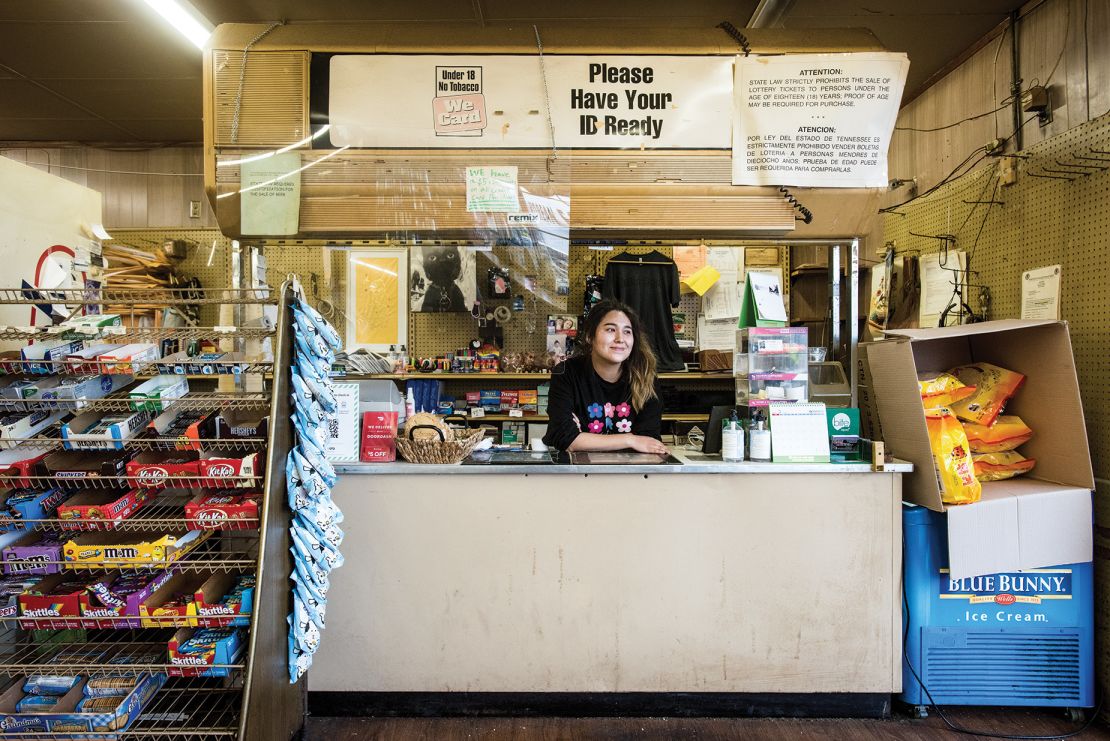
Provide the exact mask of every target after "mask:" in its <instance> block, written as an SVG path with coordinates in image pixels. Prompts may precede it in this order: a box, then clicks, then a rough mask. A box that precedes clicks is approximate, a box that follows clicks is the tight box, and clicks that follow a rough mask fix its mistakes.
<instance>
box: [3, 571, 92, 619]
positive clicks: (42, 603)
mask: <svg viewBox="0 0 1110 741" xmlns="http://www.w3.org/2000/svg"><path fill="white" fill-rule="evenodd" d="M72 579H73V575H72V574H66V573H59V574H52V575H50V576H47V577H46V578H44V579H42V580H41V581H39V582H38V583H36V584H35V586H33V587H31V588H30V589H29V590H28V591H26V592H24V593H23V594H21V595H19V616H20V618H31V619H28V620H20V621H19V627H21V628H23V629H24V630H35V629H36V628H48V629H50V630H68V629H76V628H80V627H81V595H82V594H84V593H85V586H86V585H85V584H77V583H75V584H74V586H73V589H72V590H70V591H68V592H66V593H65V594H47V592H50V591H51V590H53V589H54V588H55V587H56V586H58V585H59V584H62V583H63V582H66V581H70V580H72ZM33 592H39V593H41V594H34V593H33Z"/></svg>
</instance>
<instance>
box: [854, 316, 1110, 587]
mask: <svg viewBox="0 0 1110 741" xmlns="http://www.w3.org/2000/svg"><path fill="white" fill-rule="evenodd" d="M887 335H888V336H889V337H890V338H891V339H888V340H885V341H882V342H873V343H868V344H867V358H868V365H869V367H870V371H871V381H872V382H873V384H874V386H873V388H874V392H875V404H876V407H877V409H878V412H879V418H880V421H881V423H882V430H883V436H884V442H885V443H886V448H887V450H888V451H889V452H890V453H891V454H892V455H894V456H895V457H896V458H902V459H905V460H908V461H911V462H912V463H913V464H914V471H913V473H912V474H907V475H905V476H904V477H903V480H902V492H903V498H904V499H906V500H907V501H910V502H913V503H914V504H919V505H922V506H924V507H928V508H929V509H932V510H935V511H938V512H943V511H947V512H948V543H949V546H948V551H949V562H950V569H951V573H952V576H953V577H954V578H962V577H966V576H978V575H980V574H990V573H995V572H1001V571H1016V570H1020V569H1031V568H1041V567H1048V566H1053V565H1055V564H1061V563H1082V562H1086V561H1090V560H1091V558H1092V549H1093V537H1092V528H1091V516H1092V511H1091V490H1092V489H1093V488H1094V484H1095V481H1094V472H1093V470H1092V467H1091V456H1090V449H1089V447H1088V444H1087V431H1086V428H1085V426H1084V421H1083V404H1082V401H1081V400H1080V396H1079V382H1078V379H1077V378H1076V373H1075V362H1074V360H1073V356H1072V348H1071V339H1070V337H1069V336H1068V327H1067V324H1066V323H1065V322H1055V321H1021V320H1016V319H1015V320H1003V321H997V322H985V323H982V324H969V325H964V326H959V327H942V328H935V329H902V330H888V332H887ZM976 361H979V362H990V363H994V364H996V365H999V366H1001V367H1003V368H1007V369H1009V370H1014V371H1017V372H1019V373H1023V374H1025V376H1026V380H1025V385H1024V386H1023V387H1022V388H1021V389H1020V390H1019V391H1018V393H1017V396H1015V397H1014V399H1013V400H1012V401H1011V402H1010V404H1009V405H1008V407H1007V410H1006V411H1007V413H1009V414H1016V415H1018V416H1020V417H1021V418H1022V419H1023V420H1024V421H1025V422H1026V423H1027V424H1028V425H1029V426H1030V427H1032V428H1033V438H1032V439H1031V440H1030V441H1029V442H1028V443H1026V444H1025V445H1023V446H1022V454H1024V455H1025V456H1026V457H1029V458H1035V459H1036V460H1037V466H1036V468H1034V469H1033V470H1032V471H1031V472H1030V473H1029V474H1026V475H1025V476H1024V477H1022V478H1017V479H1010V480H1007V481H988V482H984V483H983V497H982V500H981V501H979V502H977V503H975V504H968V505H962V506H946V505H944V503H943V502H942V501H941V488H940V484H939V481H938V478H937V472H936V468H935V465H934V463H933V455H932V451H931V450H930V447H929V437H928V434H927V432H926V428H925V416H924V409H923V407H922V404H921V397H920V390H919V387H918V385H917V374H918V373H921V372H927V371H928V372H932V371H946V370H948V369H949V368H952V367H955V366H958V365H963V364H967V363H972V362H976Z"/></svg>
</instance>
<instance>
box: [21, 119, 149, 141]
mask: <svg viewBox="0 0 1110 741" xmlns="http://www.w3.org/2000/svg"><path fill="white" fill-rule="evenodd" d="M133 140H134V139H133V137H128V136H127V135H126V134H124V133H123V132H121V131H120V130H119V129H117V128H115V127H114V126H112V125H110V124H108V123H105V122H104V121H99V120H97V119H95V118H94V119H89V120H87V121H78V120H66V121H61V120H57V119H53V120H42V121H34V120H30V119H27V120H20V119H0V142H13V141H84V142H93V141H113V142H122V141H133Z"/></svg>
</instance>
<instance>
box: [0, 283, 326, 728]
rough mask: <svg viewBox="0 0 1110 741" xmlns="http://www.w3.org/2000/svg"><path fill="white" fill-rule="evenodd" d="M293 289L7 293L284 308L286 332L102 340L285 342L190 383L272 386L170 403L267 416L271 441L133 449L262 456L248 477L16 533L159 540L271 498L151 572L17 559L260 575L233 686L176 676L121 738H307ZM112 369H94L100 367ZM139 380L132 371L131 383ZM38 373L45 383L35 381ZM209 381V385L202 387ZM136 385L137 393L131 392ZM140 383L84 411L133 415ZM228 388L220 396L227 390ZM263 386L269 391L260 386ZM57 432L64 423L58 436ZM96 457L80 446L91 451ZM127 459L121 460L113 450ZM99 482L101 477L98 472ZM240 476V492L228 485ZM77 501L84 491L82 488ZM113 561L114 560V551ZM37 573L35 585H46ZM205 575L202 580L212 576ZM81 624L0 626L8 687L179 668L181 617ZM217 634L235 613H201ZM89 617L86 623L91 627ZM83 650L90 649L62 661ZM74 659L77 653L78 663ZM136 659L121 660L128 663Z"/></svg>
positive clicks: (92, 573) (20, 403)
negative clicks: (266, 357)
mask: <svg viewBox="0 0 1110 741" xmlns="http://www.w3.org/2000/svg"><path fill="white" fill-rule="evenodd" d="M291 300H292V289H291V288H290V287H289V286H288V285H286V286H283V287H282V289H281V290H280V291H276V292H275V291H271V290H269V289H230V290H208V291H198V290H196V289H157V290H149V291H137V290H125V291H121V290H114V289H102V290H99V291H95V292H94V291H88V292H86V291H83V290H80V289H71V290H65V291H35V290H32V291H26V290H22V289H0V303H15V304H36V303H40V304H41V303H57V304H67V305H69V306H71V307H73V306H91V305H107V304H136V305H137V304H142V305H151V304H153V305H168V304H225V303H226V304H275V303H276V304H278V305H279V311H278V313H279V317H278V329H277V330H276V331H269V330H262V329H242V330H233V331H225V328H218V327H187V328H165V329H150V330H146V329H140V330H128V331H127V332H126V334H120V335H117V334H115V333H112V332H104V333H101V334H100V336H99V339H98V341H100V342H104V341H109V342H110V341H112V339H113V338H114V337H117V336H118V337H119V338H120V341H126V342H143V341H146V342H157V341H160V340H164V339H171V340H179V341H188V340H191V339H229V340H259V339H264V338H268V337H272V338H273V347H274V354H275V361H273V362H271V361H266V362H257V361H234V360H233V361H227V362H221V361H217V362H216V363H206V365H208V366H211V367H212V368H214V369H216V370H217V371H225V370H226V372H216V373H212V374H203V375H201V374H197V375H190V376H189V378H190V379H194V378H199V379H203V380H204V381H211V382H213V383H214V382H215V381H217V380H220V379H223V378H228V377H236V376H241V375H243V374H248V373H250V374H259V375H261V377H262V384H263V385H262V388H263V389H264V390H263V391H250V392H242V393H226V392H215V391H209V390H199V389H193V390H191V391H190V393H189V394H188V395H187V396H185V397H182V398H180V399H172V400H166V401H165V402H163V409H168V410H189V411H203V412H215V411H218V410H237V411H240V410H241V411H250V410H257V411H267V412H268V413H269V417H270V424H269V432H268V435H267V436H266V438H249V439H227V440H210V439H203V440H193V439H182V438H177V437H138V438H133V439H130V440H127V441H124V442H123V443H122V449H123V452H125V453H136V454H137V453H138V452H140V451H147V450H164V451H174V450H179V449H186V448H194V447H199V448H200V449H201V450H204V451H209V452H218V453H219V454H222V455H223V456H226V457H229V458H230V457H238V458H241V457H243V456H246V455H249V454H251V453H258V454H259V456H258V460H257V463H256V468H255V470H254V471H253V472H252V475H250V476H236V477H232V478H230V479H226V478H220V479H213V478H206V477H202V476H170V477H167V479H166V481H165V488H163V489H161V490H159V493H158V494H157V495H156V496H155V497H153V498H152V499H151V500H149V501H148V502H147V503H146V504H145V505H143V506H142V507H141V508H140V509H139V510H138V511H137V512H135V513H134V514H133V515H132V516H131V517H130V518H128V519H125V520H122V521H120V522H108V521H79V520H65V519H60V518H57V517H54V518H43V519H34V520H21V521H19V523H18V527H19V528H20V529H22V530H25V531H26V532H36V531H38V532H54V533H56V534H58V535H59V537H60V539H61V540H63V541H67V540H71V539H74V538H81V537H83V536H87V535H90V534H96V535H103V534H105V533H114V534H118V535H119V537H120V538H121V541H122V540H123V539H134V538H135V536H136V534H142V535H140V539H146V537H145V536H146V535H149V536H150V539H152V540H153V539H155V538H157V537H159V535H160V534H167V533H173V534H178V533H184V532H185V531H186V528H187V525H188V523H187V520H186V518H185V513H184V506H185V504H186V503H187V502H188V501H189V500H190V499H192V498H193V497H194V496H196V495H197V494H198V493H201V492H222V493H227V494H232V495H234V494H242V493H246V492H261V494H260V495H259V517H258V519H256V520H252V521H249V522H248V521H242V522H240V523H239V524H240V525H243V526H245V527H246V529H238V530H217V531H212V533H211V534H210V535H209V536H208V537H207V538H206V539H205V540H204V541H203V542H202V543H200V544H199V545H197V546H196V547H194V548H192V549H191V550H189V551H188V552H186V553H184V554H183V555H182V556H181V557H179V558H177V559H176V560H172V561H169V562H164V563H150V562H145V563H139V562H128V561H123V560H108V559H105V560H102V561H101V560H93V561H83V562H80V565H79V566H78V565H77V564H76V563H75V562H67V561H65V560H61V561H43V560H41V559H27V560H26V561H19V560H9V561H7V562H6V563H7V565H8V567H9V568H11V569H15V570H18V569H19V568H20V567H28V566H30V565H32V563H33V565H35V566H38V567H43V566H58V567H59V568H60V571H61V572H62V573H69V572H72V574H73V575H74V576H79V577H81V578H85V577H89V578H95V577H98V576H107V575H111V574H118V573H135V572H144V573H150V574H151V575H152V576H154V575H156V574H158V573H164V571H165V570H166V569H172V570H173V571H174V572H176V573H178V574H189V575H197V576H200V575H216V574H228V575H237V574H248V573H253V574H255V575H256V578H257V581H256V586H255V595H254V604H253V609H252V612H251V615H250V626H249V628H245V629H244V630H245V631H246V633H245V635H244V642H245V643H246V649H245V651H244V652H243V654H242V659H241V660H237V661H236V662H235V663H233V664H227V665H220V666H219V668H222V669H227V670H228V676H226V677H197V678H183V677H174V676H171V677H169V678H168V680H167V682H166V684H165V685H164V686H163V687H162V688H161V689H160V690H159V691H158V692H157V693H156V694H155V696H154V697H153V699H152V700H150V701H149V702H148V704H147V706H146V707H144V708H143V711H142V714H141V715H140V716H139V718H138V719H137V720H136V721H135V722H134V723H133V724H132V725H131V726H130V727H129V728H128V729H127V730H126V731H123V732H117V733H116V735H115V737H117V738H119V739H136V740H138V739H151V740H153V739H175V740H177V741H191V740H193V739H197V740H198V741H199V740H200V739H247V740H249V741H261V740H262V739H266V740H267V741H269V740H270V739H278V740H284V741H288V740H289V739H291V738H292V737H293V736H294V735H295V734H296V733H297V732H298V731H299V729H300V727H301V725H302V723H303V717H304V711H305V683H304V681H302V682H300V683H298V684H296V685H290V684H289V680H288V670H287V668H286V654H285V645H286V630H287V625H286V622H285V617H286V615H288V614H289V611H290V608H291V600H290V590H289V583H288V575H289V573H290V572H291V570H292V560H291V556H290V554H289V547H290V545H291V543H290V539H289V534H288V527H289V518H290V513H289V510H288V506H287V504H286V502H285V476H284V461H285V457H286V455H287V453H288V450H289V447H290V444H291V430H290V429H289V424H288V418H289V404H290V402H289V393H290V392H289V387H288V378H287V375H288V374H286V373H280V372H275V370H277V369H282V368H287V367H288V364H289V360H290V355H291V345H290V342H291V340H290V332H289V330H288V327H289V324H290V314H289V305H290V302H291ZM61 338H62V337H61V335H60V334H57V333H50V332H40V331H37V330H30V329H27V328H10V327H9V328H5V329H3V330H0V339H3V340H16V341H26V340H42V339H61ZM33 365H34V366H41V365H42V363H33V362H24V361H18V360H16V361H11V360H8V361H5V360H0V368H2V369H3V370H5V371H6V372H8V373H9V374H10V373H23V372H28V371H30V370H31V369H32V366H33ZM51 367H52V368H54V371H53V372H52V374H51V375H54V374H57V373H72V374H82V375H88V374H89V373H90V366H89V363H72V364H70V363H61V364H53V365H52V366H51ZM100 370H101V369H100V368H98V367H95V366H94V367H93V369H92V372H93V373H96V372H99V371H100ZM134 370H135V371H136V372H135V373H134V374H133V375H135V376H136V380H135V384H137V383H139V382H140V381H139V379H141V378H143V377H149V376H151V375H156V374H157V373H158V366H157V365H156V364H154V363H146V364H144V365H143V366H142V367H140V368H136V369H134ZM129 375H131V374H129ZM35 377H41V375H39V376H35ZM198 386H200V387H203V386H204V384H203V383H200V384H198ZM129 388H130V386H129ZM129 388H124V389H122V390H120V391H117V392H115V393H112V394H110V395H108V396H106V397H103V398H99V399H87V400H80V401H79V402H78V403H79V405H80V411H82V412H85V411H97V412H126V411H130V410H131V409H132V406H131V400H130V398H129V397H128V391H129ZM221 388H222V387H221ZM255 388H258V387H257V386H256V387H255ZM75 406H77V404H76V403H75V400H73V399H57V400H34V399H0V410H2V411H4V412H6V413H9V414H10V413H14V412H19V411H23V410H28V411H30V410H44V411H47V412H73V411H74V410H75ZM55 429H56V428H55ZM5 443H6V444H10V445H12V446H19V447H23V448H28V449H30V450H33V451H34V452H35V453H48V452H49V453H51V454H52V455H61V454H65V453H60V452H59V451H63V450H64V448H63V445H62V441H61V440H60V439H58V438H57V437H53V436H51V434H50V431H47V432H45V433H42V434H40V435H36V436H31V437H26V438H16V439H8V440H6V441H5ZM82 452H85V451H74V453H75V454H80V453H82ZM114 452H119V451H114ZM89 473H90V474H94V472H89ZM229 481H233V482H234V483H235V484H237V485H235V486H228V482H229ZM134 483H135V482H134V480H133V479H130V478H129V477H127V476H125V475H112V476H97V475H88V476H85V477H81V478H72V477H70V476H68V475H62V476H58V475H53V474H49V473H46V472H45V471H42V470H39V471H33V472H29V475H26V476H23V475H16V474H15V473H14V472H11V473H9V474H7V475H3V476H0V487H3V488H11V489H14V488H64V489H73V490H93V491H96V490H102V491H118V492H121V493H122V492H123V491H126V490H128V489H130V488H132V487H133V485H134ZM75 493H78V494H79V493H80V491H77V492H75ZM112 555H115V554H112ZM36 578H37V577H36ZM201 578H202V579H203V577H201ZM76 619H77V621H78V624H77V625H74V624H72V622H71V621H72V618H66V617H53V616H51V617H41V616H19V615H18V614H17V615H15V616H10V617H9V616H6V617H3V618H0V689H2V688H3V687H4V686H6V685H7V684H8V682H9V680H11V679H13V678H15V677H18V676H22V675H25V674H32V673H51V674H66V673H85V672H97V673H108V674H119V675H124V674H133V673H135V672H136V671H140V672H145V671H149V672H163V673H168V672H169V671H170V669H171V664H170V663H169V655H168V647H167V644H168V641H169V639H170V638H171V637H172V636H173V635H174V634H175V632H176V631H177V630H178V627H177V626H179V625H182V618H181V617H180V616H176V615H171V616H164V617H162V618H136V617H134V616H126V617H117V618H115V619H116V620H118V621H119V626H118V627H113V628H108V627H106V625H107V624H111V622H112V621H113V618H111V617H107V618H106V617H102V616H97V617H95V618H90V620H95V621H96V628H89V627H84V628H82V627H81V623H80V621H81V618H80V617H79V616H78V617H77V618H76ZM136 619H141V620H143V621H146V623H145V624H148V625H149V624H151V623H152V622H153V623H154V624H156V625H157V624H158V623H159V622H161V623H163V625H162V626H160V627H152V628H142V629H135V628H134V625H135V620H136ZM201 619H204V620H205V621H206V622H207V624H209V625H216V624H220V621H223V623H224V624H227V623H229V622H230V621H231V620H232V617H226V618H208V617H205V618H201ZM86 622H88V621H86ZM70 649H82V654H81V655H77V654H73V653H68V654H67V653H64V652H67V651H69V650H70ZM67 656H68V657H69V658H66V657H67ZM121 660H122V661H126V662H128V663H114V662H118V661H121ZM65 737H67V734H64V733H63V734H49V733H47V734H44V733H35V734H20V738H23V739H27V740H28V741H31V740H32V739H48V738H49V739H53V738H65Z"/></svg>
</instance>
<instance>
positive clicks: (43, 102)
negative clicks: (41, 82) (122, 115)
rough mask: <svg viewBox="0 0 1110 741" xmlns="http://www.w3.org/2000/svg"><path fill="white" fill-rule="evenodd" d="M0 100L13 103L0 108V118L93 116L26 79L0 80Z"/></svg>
mask: <svg viewBox="0 0 1110 741" xmlns="http://www.w3.org/2000/svg"><path fill="white" fill-rule="evenodd" d="M0 100H5V101H13V102H15V103H16V104H15V105H5V106H3V108H0V118H2V119H13V118H78V119H89V118H93V116H91V115H90V114H88V113H85V112H84V111H82V110H81V109H80V108H78V107H76V106H74V105H71V104H69V103H67V102H65V101H64V100H62V99H61V98H59V97H58V96H56V95H51V94H50V93H48V92H47V91H45V90H43V89H42V88H40V87H37V86H36V85H33V84H31V83H30V82H27V81H26V80H0Z"/></svg>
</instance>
